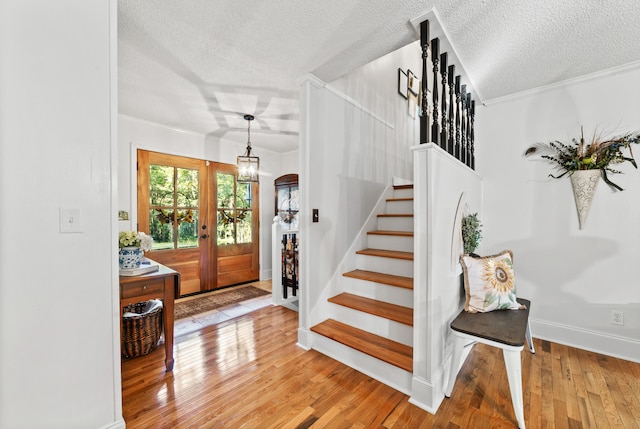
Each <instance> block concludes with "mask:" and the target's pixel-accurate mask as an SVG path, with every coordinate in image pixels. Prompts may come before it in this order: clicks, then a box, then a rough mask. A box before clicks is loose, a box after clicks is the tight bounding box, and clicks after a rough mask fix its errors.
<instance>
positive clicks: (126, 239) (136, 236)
mask: <svg viewBox="0 0 640 429" xmlns="http://www.w3.org/2000/svg"><path fill="white" fill-rule="evenodd" d="M131 246H133V247H139V248H141V249H142V250H143V251H145V252H146V251H148V250H151V247H152V246H153V238H151V237H150V236H148V235H147V234H145V233H144V232H137V231H120V234H118V247H120V248H122V247H131Z"/></svg>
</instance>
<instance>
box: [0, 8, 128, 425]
mask: <svg viewBox="0 0 640 429" xmlns="http://www.w3.org/2000/svg"><path fill="white" fill-rule="evenodd" d="M116 7H117V2H115V1H109V0H90V1H61V2H50V1H43V0H40V1H38V0H33V1H29V2H24V1H20V0H5V1H2V2H1V3H0V52H1V53H2V54H1V57H2V61H0V94H2V96H0V123H2V127H1V128H0V141H1V146H0V151H1V155H0V237H2V239H1V241H0V380H2V381H1V382H0V427H2V428H11V429H18V428H37V429H39V428H45V427H46V428H63V429H70V428H79V429H86V428H107V427H109V428H116V427H119V428H124V422H123V421H122V412H121V390H120V389H121V386H120V356H119V354H120V349H119V336H120V332H119V325H118V315H119V313H118V309H117V308H118V306H117V300H118V282H117V262H116V261H117V257H116V249H117V246H116V232H117V224H116V221H115V219H116V218H115V215H116V212H115V201H114V195H115V192H116V189H115V187H114V186H113V184H114V183H115V182H114V181H112V178H114V177H115V170H113V169H112V165H113V164H112V163H115V162H116V159H115V157H116V146H115V135H114V134H115V123H116V122H115V121H116V116H115V109H116V106H117V99H116V94H117V92H116V88H117V86H116V80H115V76H116V50H115V49H116V48H115V41H116V28H117V26H116ZM112 137H113V140H112ZM112 143H113V144H112ZM60 208H70V209H78V210H80V211H81V222H82V230H83V231H82V233H64V234H63V233H61V232H60V229H59V218H60V215H59V210H60ZM78 220H79V219H78V218H76V222H77V221H78Z"/></svg>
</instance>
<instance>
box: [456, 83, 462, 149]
mask: <svg viewBox="0 0 640 429" xmlns="http://www.w3.org/2000/svg"><path fill="white" fill-rule="evenodd" d="M460 143H461V142H460V75H458V76H456V150H455V157H456V159H460Z"/></svg>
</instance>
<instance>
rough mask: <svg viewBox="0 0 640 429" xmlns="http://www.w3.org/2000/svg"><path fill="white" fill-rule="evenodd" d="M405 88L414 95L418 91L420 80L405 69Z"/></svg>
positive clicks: (416, 94)
mask: <svg viewBox="0 0 640 429" xmlns="http://www.w3.org/2000/svg"><path fill="white" fill-rule="evenodd" d="M407 89H408V90H409V91H411V93H412V94H413V95H415V96H416V97H417V96H418V94H419V93H420V80H419V79H418V78H416V75H414V74H413V72H412V71H411V70H407Z"/></svg>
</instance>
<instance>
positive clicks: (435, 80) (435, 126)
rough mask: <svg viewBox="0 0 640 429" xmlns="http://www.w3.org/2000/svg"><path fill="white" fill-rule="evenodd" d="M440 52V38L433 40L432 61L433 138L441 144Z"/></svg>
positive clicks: (436, 142)
mask: <svg viewBox="0 0 640 429" xmlns="http://www.w3.org/2000/svg"><path fill="white" fill-rule="evenodd" d="M439 52H440V39H438V38H437V37H436V38H435V39H433V40H431V61H432V62H433V125H431V140H432V141H433V142H434V143H435V144H437V145H440V142H439V140H440V126H439V124H438V123H439V121H440V116H439V115H438V98H439V96H438V58H439Z"/></svg>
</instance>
